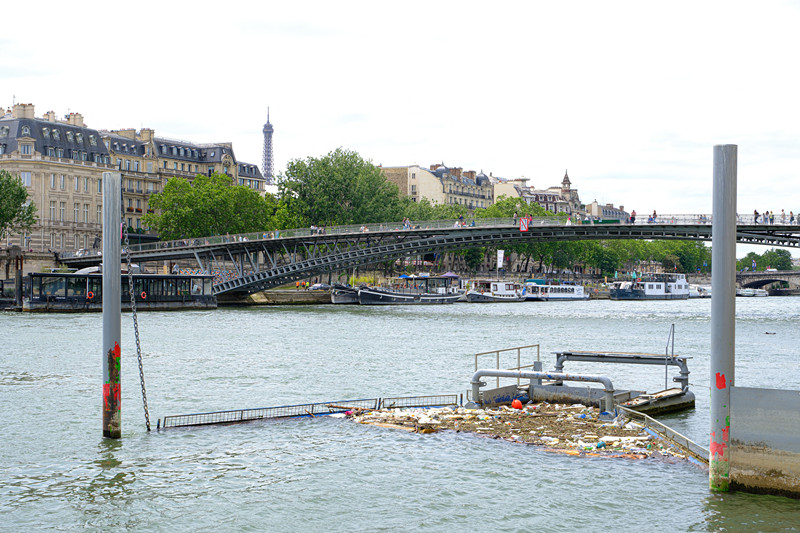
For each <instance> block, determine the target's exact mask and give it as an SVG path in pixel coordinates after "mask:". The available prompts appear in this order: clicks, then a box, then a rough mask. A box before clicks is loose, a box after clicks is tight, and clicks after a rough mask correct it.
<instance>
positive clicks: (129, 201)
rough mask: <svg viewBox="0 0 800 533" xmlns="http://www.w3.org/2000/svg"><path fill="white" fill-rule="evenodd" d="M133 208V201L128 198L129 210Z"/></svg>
mask: <svg viewBox="0 0 800 533" xmlns="http://www.w3.org/2000/svg"><path fill="white" fill-rule="evenodd" d="M132 207H133V200H131V199H130V198H128V208H132Z"/></svg>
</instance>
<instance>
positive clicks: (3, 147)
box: [0, 144, 6, 155]
mask: <svg viewBox="0 0 800 533" xmlns="http://www.w3.org/2000/svg"><path fill="white" fill-rule="evenodd" d="M4 153H6V145H5V144H0V155H2V154H4Z"/></svg>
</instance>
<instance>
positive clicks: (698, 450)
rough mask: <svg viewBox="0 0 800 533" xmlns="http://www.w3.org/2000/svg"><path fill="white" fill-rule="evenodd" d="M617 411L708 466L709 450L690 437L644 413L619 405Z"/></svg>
mask: <svg viewBox="0 0 800 533" xmlns="http://www.w3.org/2000/svg"><path fill="white" fill-rule="evenodd" d="M617 409H619V410H620V411H622V412H623V413H625V414H626V415H627V416H629V417H631V418H633V419H636V420H638V421H639V422H641V423H642V424H643V425H644V426H645V427H646V428H648V429H650V430H652V431H654V432H655V433H657V434H658V435H659V436H660V437H661V438H663V439H664V440H666V441H668V442H671V443H672V444H674V445H675V446H677V447H678V448H680V449H682V450H683V451H685V452H686V453H688V454H689V455H691V456H692V457H694V458H695V459H697V460H698V461H701V462H703V463H705V464H708V457H709V454H708V449H706V448H704V447H702V446H700V445H699V444H697V443H696V442H694V441H693V440H692V439H690V438H689V437H686V436H684V435H681V434H680V433H678V432H677V431H675V430H674V429H672V428H670V427H669V426H667V425H665V424H662V423H661V422H659V421H658V420H656V419H655V418H653V417H651V416H648V415H646V414H644V413H640V412H639V411H636V410H635V409H628V408H627V407H624V406H622V405H618V406H617Z"/></svg>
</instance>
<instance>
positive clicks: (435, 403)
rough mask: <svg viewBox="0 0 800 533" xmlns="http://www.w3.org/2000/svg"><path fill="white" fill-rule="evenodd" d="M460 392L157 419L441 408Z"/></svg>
mask: <svg viewBox="0 0 800 533" xmlns="http://www.w3.org/2000/svg"><path fill="white" fill-rule="evenodd" d="M458 404H459V403H458V395H457V394H442V395H431V396H405V397H395V398H363V399H359V400H339V401H333V402H317V403H301V404H296V405H281V406H277V407H261V408H255V409H234V410H230V411H213V412H209V413H194V414H188V415H168V416H165V417H164V418H163V419H159V421H158V429H167V428H180V427H193V426H209V425H215V424H238V423H241V422H253V421H256V420H275V419H280V418H302V417H315V416H323V415H330V414H334V413H344V412H346V411H349V410H353V409H380V408H381V407H383V408H386V409H389V408H403V407H441V406H446V405H458Z"/></svg>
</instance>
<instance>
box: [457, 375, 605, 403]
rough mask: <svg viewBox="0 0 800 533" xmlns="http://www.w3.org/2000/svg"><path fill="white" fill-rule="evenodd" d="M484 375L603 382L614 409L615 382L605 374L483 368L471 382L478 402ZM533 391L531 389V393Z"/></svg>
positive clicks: (475, 399)
mask: <svg viewBox="0 0 800 533" xmlns="http://www.w3.org/2000/svg"><path fill="white" fill-rule="evenodd" d="M483 376H489V377H498V378H517V379H551V380H558V381H589V382H596V383H602V384H603V386H604V389H603V390H604V391H605V393H606V398H605V402H606V409H613V407H614V384H613V383H611V380H610V379H608V378H607V377H605V376H596V375H592V374H565V373H563V372H562V373H555V372H530V371H527V372H515V371H513V370H494V369H491V368H486V369H481V370H478V371H477V372H475V373H474V374H473V375H472V379H471V380H470V384H471V385H472V401H474V402H478V399H479V398H480V392H481V387H482V386H483V385H486V383H484V382H482V381H481V380H480V378H481V377H483ZM532 394H533V391H532V390H531V395H532Z"/></svg>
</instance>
